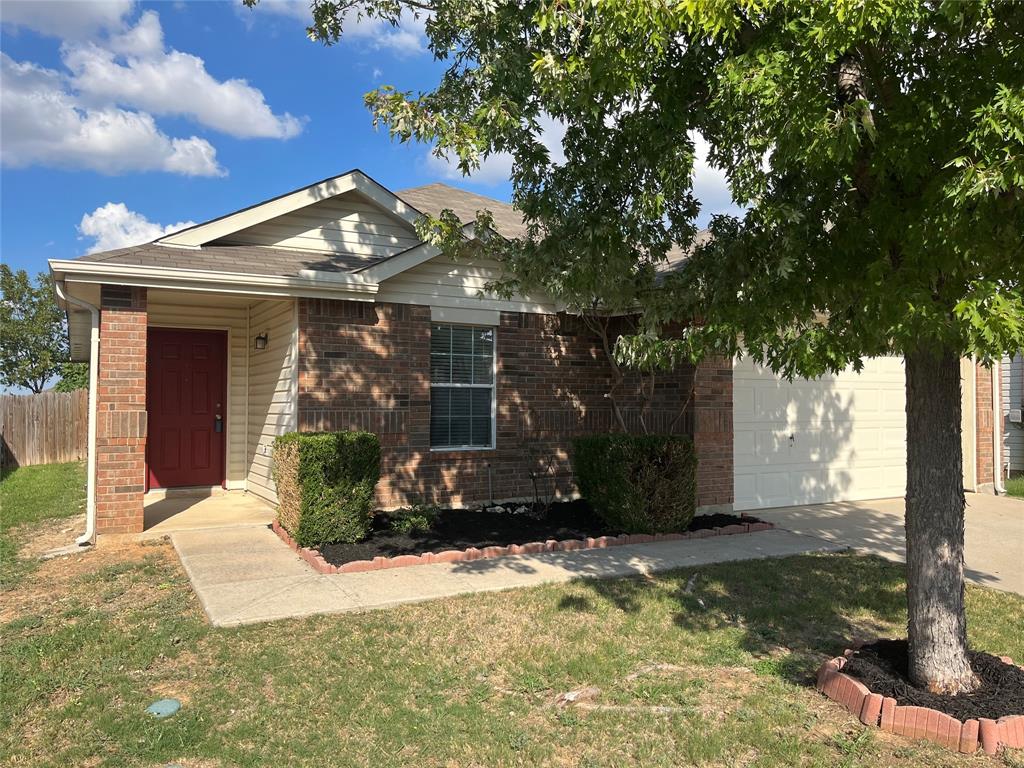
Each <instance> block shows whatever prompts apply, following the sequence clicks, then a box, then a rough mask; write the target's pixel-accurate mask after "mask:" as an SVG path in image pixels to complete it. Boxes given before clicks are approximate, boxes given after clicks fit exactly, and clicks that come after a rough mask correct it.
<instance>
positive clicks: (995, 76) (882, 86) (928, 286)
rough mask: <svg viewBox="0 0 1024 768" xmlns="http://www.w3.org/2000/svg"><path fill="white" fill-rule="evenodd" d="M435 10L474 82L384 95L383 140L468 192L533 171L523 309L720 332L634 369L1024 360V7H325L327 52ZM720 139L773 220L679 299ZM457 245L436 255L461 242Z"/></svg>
mask: <svg viewBox="0 0 1024 768" xmlns="http://www.w3.org/2000/svg"><path fill="white" fill-rule="evenodd" d="M417 12H418V13H426V14H428V20H427V24H426V29H427V34H428V37H429V46H430V49H431V50H432V51H433V52H434V54H435V56H437V57H438V58H439V59H443V60H445V61H447V62H449V67H448V69H447V71H446V72H445V74H444V76H443V77H442V78H441V80H440V82H439V83H438V85H437V87H436V88H435V89H433V90H432V91H429V92H425V93H411V92H400V91H396V90H395V89H393V88H391V87H384V88H381V89H378V90H376V91H374V92H371V93H370V94H368V95H367V98H366V101H367V104H368V106H369V107H370V108H371V110H372V111H373V114H374V119H375V121H377V122H379V123H381V124H384V125H386V126H387V128H388V130H389V131H390V132H391V134H392V135H393V136H395V137H397V138H399V139H401V140H403V141H408V140H414V139H415V140H420V141H425V142H430V143H432V144H433V145H434V147H435V151H436V152H438V153H439V154H444V155H447V156H453V157H455V158H457V159H458V162H459V165H460V167H461V168H462V169H463V170H465V171H467V172H469V171H472V170H473V169H474V167H476V166H477V164H478V163H479V161H480V159H481V158H483V157H486V156H487V155H489V154H492V153H496V152H507V153H510V154H511V155H512V157H513V160H514V163H513V172H512V182H513V186H514V202H515V203H516V204H517V205H518V206H519V207H520V208H521V209H522V210H523V211H524V213H525V215H526V217H527V218H528V220H529V222H530V223H531V225H532V227H531V229H530V237H529V238H525V239H523V240H521V241H518V242H515V243H512V244H509V243H502V242H498V241H494V242H492V246H491V247H492V249H493V250H494V251H496V252H497V251H500V252H501V256H502V257H503V261H504V262H505V264H506V265H507V266H508V267H509V277H510V279H509V281H508V283H507V284H506V287H509V288H511V287H523V286H540V287H544V288H547V289H549V290H550V291H551V292H552V293H554V294H555V295H559V296H569V297H575V298H576V299H577V302H576V303H581V301H580V300H581V299H582V300H585V299H586V298H587V297H594V298H599V299H600V300H601V301H603V302H605V303H606V304H608V305H610V306H613V307H614V306H618V305H622V304H625V303H628V302H632V301H634V300H635V299H636V297H637V295H640V296H642V297H643V299H644V302H643V303H644V306H645V308H646V309H647V319H648V321H649V323H650V326H651V327H652V328H654V329H657V328H658V327H659V326H660V325H661V324H663V323H666V322H670V321H679V320H682V321H690V320H692V319H694V318H700V319H701V320H702V324H701V325H700V326H699V331H696V333H695V335H693V336H691V338H690V339H689V341H687V342H685V343H681V342H674V343H672V344H669V345H665V344H662V343H660V342H654V341H652V339H653V338H654V337H651V336H648V337H647V338H646V339H643V340H640V341H638V342H637V343H634V344H633V345H631V346H628V347H624V352H625V353H626V354H627V356H630V357H631V359H633V360H635V361H639V360H641V359H652V358H655V359H664V360H668V359H673V358H678V357H679V356H681V355H694V354H697V355H699V354H702V353H703V352H704V351H706V350H708V349H716V350H723V349H725V350H728V351H738V339H740V338H743V339H745V341H746V348H747V349H748V350H749V351H750V352H751V353H752V354H754V355H755V356H757V357H762V356H764V357H765V358H766V359H767V360H768V361H769V362H770V363H771V364H772V366H773V367H775V368H776V369H778V370H780V371H782V372H784V373H785V374H787V375H797V374H803V375H816V374H819V373H821V372H823V371H826V370H833V371H835V370H839V369H842V368H843V367H844V366H846V365H847V364H849V363H853V364H855V365H856V364H859V361H860V359H861V358H862V357H864V356H866V355H875V354H881V353H885V352H900V351H904V350H906V349H908V348H912V347H915V348H919V347H934V346H941V347H943V348H950V349H954V350H956V351H957V352H959V353H963V354H976V355H978V356H979V357H980V358H981V359H982V360H983V361H986V362H987V361H990V360H992V359H995V358H997V357H998V356H1000V355H1001V354H1002V353H1003V352H1005V351H1007V350H1011V349H1017V348H1020V347H1021V346H1024V322H1022V317H1024V301H1022V298H1021V285H1022V278H1024V258H1022V257H1021V225H1022V223H1024V213H1022V211H1024V206H1022V205H1021V202H1022V197H1021V196H1022V194H1024V193H1022V187H1024V149H1022V147H1024V92H1022V83H1024V67H1021V66H1020V62H1021V61H1022V60H1024V6H1022V5H1021V4H1018V3H1005V2H998V1H997V0H977V1H974V2H960V1H959V0H958V1H957V2H948V1H944V0H932V1H922V0H891V1H890V2H864V1H862V0H836V1H835V2H831V3H810V2H798V1H795V0H746V1H744V2H739V3H736V2H732V1H731V0H730V1H728V2H726V1H725V0H702V1H700V2H698V1H697V0H687V1H686V2H681V3H675V4H669V3H664V2H631V1H628V0H609V1H607V2H605V1H602V2H591V1H590V0H587V1H586V2H583V1H582V0H568V1H567V2H563V3H557V4H554V3H544V2H525V3H514V4H513V3H467V2H446V1H444V0H430V1H429V2H403V1H402V0H372V1H371V2H337V0H315V2H313V4H312V16H313V23H312V25H311V27H310V30H309V32H310V35H311V36H312V37H314V38H317V39H320V40H323V41H325V42H333V41H336V40H337V39H339V38H340V37H341V36H342V35H343V34H344V28H345V22H346V19H347V20H349V21H350V22H351V21H353V20H354V18H355V17H356V16H358V15H361V14H366V15H370V16H374V17H378V18H383V19H385V20H388V21H391V22H393V23H398V22H399V21H400V19H401V18H402V15H403V14H406V15H408V14H409V13H417ZM552 122H555V123H557V124H561V125H562V126H564V130H565V135H564V139H563V142H562V148H563V151H564V155H565V160H564V162H557V161H555V160H553V159H552V157H551V154H550V152H549V150H548V148H547V147H546V146H545V142H544V138H545V137H544V135H543V131H544V128H545V126H550V125H551V124H552ZM698 134H700V135H702V136H703V137H704V138H706V139H707V140H708V142H709V143H710V145H711V155H710V159H711V161H712V162H713V163H714V164H715V165H716V166H717V167H718V168H720V169H721V170H722V171H724V172H725V174H726V176H727V178H728V181H729V185H730V188H731V190H732V193H733V196H734V198H735V200H736V201H737V202H739V203H741V204H744V205H746V206H747V213H746V215H745V216H744V217H743V218H742V219H736V218H732V217H719V218H716V219H715V220H714V221H713V222H712V224H711V231H712V233H713V235H714V237H713V238H711V239H709V240H707V241H706V243H705V244H704V245H703V246H701V247H699V248H697V249H696V251H695V253H694V254H693V258H692V259H691V260H690V264H689V265H688V267H687V268H685V269H682V270H678V271H677V272H676V274H674V275H673V276H672V277H671V278H670V279H669V280H667V281H665V285H664V288H663V289H658V290H654V281H653V267H654V266H656V265H657V264H659V263H660V262H661V261H662V259H663V258H664V257H665V255H666V253H668V252H669V251H670V250H671V249H672V248H673V247H674V246H678V245H681V246H682V247H686V246H687V244H688V243H690V242H691V240H692V237H693V235H694V231H695V230H694V226H693V221H694V218H695V217H696V215H697V212H698V210H699V201H698V200H696V199H695V197H694V195H693V186H692V181H693V180H692V175H693V162H694V146H695V144H694V143H695V139H696V136H697V135H698ZM484 222H486V219H484ZM444 224H445V222H444V221H443V219H438V220H434V221H433V222H432V225H433V227H434V229H435V237H436V238H438V239H442V238H448V240H453V239H454V238H455V236H456V233H455V231H454V230H453V229H452V228H451V227H450V226H449V227H448V228H445V226H444ZM449 224H450V222H449ZM824 317H827V318H828V322H827V323H823V322H821V320H822V319H823V318H824ZM681 344H684V346H683V347H682V348H681Z"/></svg>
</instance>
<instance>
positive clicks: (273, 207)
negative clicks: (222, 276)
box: [157, 170, 422, 248]
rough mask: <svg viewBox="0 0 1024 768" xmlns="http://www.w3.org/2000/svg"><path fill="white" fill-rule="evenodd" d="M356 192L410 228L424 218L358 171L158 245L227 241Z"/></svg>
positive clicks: (190, 245) (183, 232)
mask: <svg viewBox="0 0 1024 768" xmlns="http://www.w3.org/2000/svg"><path fill="white" fill-rule="evenodd" d="M352 191H356V192H359V193H361V194H363V195H365V196H366V197H368V198H369V199H370V200H372V201H373V202H374V203H376V204H377V205H379V206H380V207H381V208H383V209H384V210H385V211H387V212H388V213H390V214H392V215H394V216H397V217H398V218H400V219H402V220H404V221H406V222H408V223H409V224H415V223H416V221H417V220H418V219H420V218H421V217H422V214H421V213H420V212H419V211H417V210H416V209H415V208H413V207H412V206H410V205H409V204H408V203H406V202H405V201H403V200H402V199H401V198H399V197H397V196H396V195H395V194H394V193H392V192H391V191H389V190H388V189H386V188H384V187H382V186H381V185H380V184H378V183H377V182H375V181H374V180H373V179H371V178H370V177H369V176H367V175H366V174H364V173H363V172H362V171H358V170H356V171H350V172H348V173H343V174H342V175H340V176H335V177H333V178H330V179H325V180H324V181H321V182H318V183H316V184H311V185H310V186H308V187H303V188H302V189H298V190H296V191H294V192H289V193H288V194H285V195H282V196H281V197H277V198H273V199H271V200H267V201H266V202H263V203H258V204H256V205H254V206H252V207H250V208H245V209H243V210H241V211H236V212H234V213H229V214H228V215H226V216H222V217H220V218H219V219H214V220H212V221H208V222H206V223H204V224H199V225H198V226H195V227H190V228H189V229H184V230H181V231H179V232H175V233H173V234H170V235H167V236H166V237H163V238H160V239H159V240H158V241H157V243H159V244H160V245H172V246H178V247H186V248H195V247H198V246H201V245H204V244H206V243H209V242H211V241H213V240H218V239H220V238H222V237H227V236H228V235H231V234H234V233H235V232H238V231H239V230H242V229H247V228H249V227H253V226H255V225H257V224H262V223H263V222H265V221H268V220H270V219H273V218H276V217H278V216H283V215H285V214H288V213H291V212H292V211H297V210H299V209H300V208H305V207H307V206H310V205H315V204H316V203H319V202H323V201H324V200H328V199H330V198H332V197H337V196H338V195H343V194H345V193H346V192H352Z"/></svg>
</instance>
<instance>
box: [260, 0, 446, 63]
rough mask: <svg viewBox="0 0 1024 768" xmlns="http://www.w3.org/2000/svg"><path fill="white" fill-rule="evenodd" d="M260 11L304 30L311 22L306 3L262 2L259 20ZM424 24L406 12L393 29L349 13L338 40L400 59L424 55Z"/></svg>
mask: <svg viewBox="0 0 1024 768" xmlns="http://www.w3.org/2000/svg"><path fill="white" fill-rule="evenodd" d="M245 10H248V9H245ZM261 10H262V11H264V12H269V13H274V14H277V15H279V16H287V17H289V18H292V19H296V20H298V21H301V22H302V23H303V24H304V25H305V26H307V27H308V26H311V25H312V23H313V14H312V11H311V10H310V3H309V0H262V2H260V4H259V5H258V6H256V8H255V9H253V12H254V13H255V14H256V15H257V17H258V14H259V13H260V11H261ZM426 25H427V17H426V14H425V13H420V14H418V15H415V14H412V13H406V14H404V15H403V17H402V21H401V23H399V25H398V26H397V27H394V26H392V25H391V24H388V23H387V22H386V21H381V20H380V19H373V18H368V17H366V16H363V17H361V18H360V17H359V16H358V14H357V13H355V12H350V13H349V14H348V16H347V17H346V19H345V25H344V31H343V32H342V36H341V39H342V40H343V41H344V40H352V41H357V42H358V43H359V44H361V45H363V46H366V47H368V48H371V49H373V50H388V51H391V52H392V53H394V54H395V55H396V56H399V57H405V56H412V55H415V54H420V53H426V50H427V35H426Z"/></svg>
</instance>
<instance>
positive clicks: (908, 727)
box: [816, 640, 1024, 755]
mask: <svg viewBox="0 0 1024 768" xmlns="http://www.w3.org/2000/svg"><path fill="white" fill-rule="evenodd" d="M969 661H970V664H971V668H972V669H973V670H974V673H975V674H976V675H977V677H978V678H979V681H980V686H979V687H978V688H977V689H976V690H974V691H972V692H970V693H962V694H958V695H955V696H944V695H939V694H934V693H931V692H929V691H924V690H921V689H918V688H915V687H914V686H913V685H911V683H910V681H909V679H908V676H907V670H908V666H909V664H908V652H907V642H906V640H877V641H875V642H873V643H870V644H866V645H861V646H859V647H858V648H857V649H856V650H854V649H847V651H846V652H845V653H844V654H843V655H842V656H839V657H836V658H833V659H829V660H828V661H826V662H824V663H823V664H822V665H821V666H820V667H819V668H818V682H817V685H816V687H817V689H818V690H819V691H820V692H821V693H823V694H825V696H827V697H828V698H830V699H832V700H833V701H835V702H836V703H838V704H840V705H842V706H843V707H845V708H846V710H847V711H848V712H849V713H850V714H852V715H854V716H855V717H857V718H858V719H859V720H860V721H861V723H863V724H864V725H866V726H868V727H871V728H879V729H881V730H883V731H888V732H890V733H895V734H898V735H901V736H908V737H910V738H911V739H926V740H928V741H932V742H935V743H936V744H939V745H941V746H943V747H946V748H947V749H950V750H952V751H955V752H960V753H963V754H973V753H974V752H976V751H977V750H978V749H981V750H982V751H983V752H985V754H988V755H995V754H997V753H998V752H999V751H1000V750H1004V749H1021V748H1024V713H1022V709H1024V708H1022V706H1021V704H1022V698H1024V670H1022V669H1021V668H1019V667H1017V666H1015V665H1014V663H1013V660H1012V659H1011V658H1010V657H1009V656H993V655H991V654H987V653H980V652H977V651H970V652H969Z"/></svg>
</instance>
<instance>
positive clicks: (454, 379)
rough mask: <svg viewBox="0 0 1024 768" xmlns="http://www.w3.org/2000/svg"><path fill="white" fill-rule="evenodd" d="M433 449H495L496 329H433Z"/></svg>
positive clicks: (443, 326) (441, 326)
mask: <svg viewBox="0 0 1024 768" xmlns="http://www.w3.org/2000/svg"><path fill="white" fill-rule="evenodd" d="M430 447H431V448H492V447H494V329H493V328H483V327H480V326H472V325H449V324H443V323H434V324H432V325H431V328H430Z"/></svg>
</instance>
